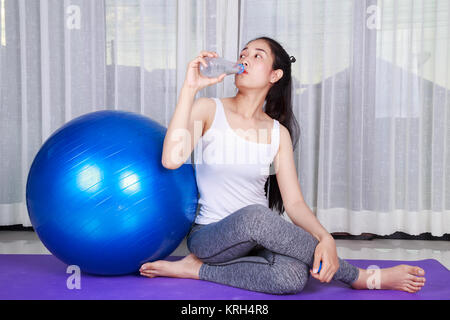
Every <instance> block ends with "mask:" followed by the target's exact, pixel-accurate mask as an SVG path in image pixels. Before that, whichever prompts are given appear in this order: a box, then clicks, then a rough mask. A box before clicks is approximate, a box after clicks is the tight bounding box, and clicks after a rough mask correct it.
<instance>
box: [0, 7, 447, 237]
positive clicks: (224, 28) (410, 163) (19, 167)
mask: <svg viewBox="0 0 450 320" xmlns="http://www.w3.org/2000/svg"><path fill="white" fill-rule="evenodd" d="M0 5H1V11H0V12H1V14H0V44H1V45H0V48H1V51H0V163H1V165H0V226H1V225H13V224H22V225H24V226H30V225H31V224H30V221H29V219H28V214H27V211H26V205H25V184H26V179H27V174H28V170H29V167H30V165H31V162H32V161H33V158H34V156H35V155H36V153H37V151H38V150H39V148H40V146H41V145H42V144H43V143H44V141H45V140H46V139H47V138H48V137H49V136H50V135H51V134H52V133H53V132H54V131H55V130H56V129H58V128H59V127H60V126H62V125H63V124H64V123H66V122H67V121H69V120H71V119H73V118H75V117H77V116H79V115H82V114H85V113H89V112H92V111H96V110H101V109H120V110H128V111H133V112H138V113H141V114H144V115H147V116H149V117H151V118H153V119H154V120H156V121H158V122H159V123H161V124H162V125H164V126H167V125H168V123H169V121H170V119H171V116H172V114H173V112H174V109H175V107H176V103H177V98H178V94H179V91H180V89H181V86H182V84H183V81H184V76H185V72H186V68H187V64H188V62H189V61H190V60H192V59H193V58H194V57H195V56H197V55H198V54H199V52H200V51H201V50H209V51H216V52H218V53H219V55H220V56H223V57H225V58H227V59H229V60H233V59H237V58H238V54H239V51H240V50H241V49H242V48H243V47H244V45H245V44H246V43H247V42H248V41H249V40H251V39H253V38H255V37H258V36H263V35H264V36H269V37H272V38H274V39H276V40H278V41H279V42H280V43H281V44H282V45H283V46H284V48H285V49H286V51H287V52H288V53H289V55H293V56H295V57H296V59H297V61H296V62H295V63H294V64H293V65H292V76H293V88H292V89H293V107H294V113H295V115H296V118H297V120H298V121H299V124H300V128H301V136H300V140H299V144H298V146H297V148H296V150H294V158H295V161H296V166H297V170H298V179H299V181H300V184H301V187H302V192H303V195H304V198H305V200H306V202H307V204H308V206H309V207H310V208H311V209H312V210H313V211H314V212H315V213H316V214H317V217H318V218H319V220H320V221H321V223H322V224H323V225H324V227H325V228H326V229H327V230H328V231H329V232H348V233H351V234H356V235H358V234H360V233H364V232H368V233H375V234H379V235H387V234H392V233H394V232H397V231H402V232H405V233H408V234H411V235H418V234H420V233H425V232H429V233H431V234H432V235H433V236H442V235H443V234H445V233H450V0H341V1H334V0H164V1H163V0H63V1H61V0H36V1H28V0H0ZM235 89H236V88H235V86H234V77H227V78H226V79H225V80H224V81H223V82H222V83H220V84H218V85H216V86H212V87H208V88H205V89H204V90H202V91H201V92H199V94H198V96H209V97H227V96H233V95H234V94H235V92H236V91H235Z"/></svg>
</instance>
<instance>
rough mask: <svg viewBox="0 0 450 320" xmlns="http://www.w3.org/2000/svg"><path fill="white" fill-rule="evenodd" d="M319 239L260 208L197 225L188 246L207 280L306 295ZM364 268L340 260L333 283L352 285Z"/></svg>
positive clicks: (272, 291)
mask: <svg viewBox="0 0 450 320" xmlns="http://www.w3.org/2000/svg"><path fill="white" fill-rule="evenodd" d="M317 244H318V241H317V239H316V238H314V237H313V236H312V235H311V234H310V233H308V232H306V231H305V230H303V229H302V228H300V227H298V226H296V225H294V224H292V223H290V222H289V221H286V220H285V219H284V218H282V217H281V216H280V215H278V213H276V212H274V211H272V210H271V209H270V208H268V207H265V206H263V205H259V204H252V205H249V206H246V207H243V208H241V209H239V210H237V211H236V212H234V213H232V214H230V215H229V216H227V217H225V218H223V219H222V220H220V221H217V222H214V223H210V224H207V225H201V224H195V223H194V224H193V226H192V228H191V230H190V232H189V234H188V237H187V246H188V249H189V250H190V252H191V253H193V254H194V255H195V256H196V257H198V258H199V259H200V260H202V261H203V262H204V263H203V265H202V266H201V268H200V274H199V277H200V279H201V280H207V281H212V282H216V283H221V284H225V285H229V286H233V287H238V288H242V289H247V290H252V291H259V292H265V293H271V294H294V293H298V292H300V291H302V290H303V288H304V287H305V285H306V282H307V281H308V278H309V276H310V274H309V269H311V268H312V265H313V261H314V251H315V248H316V246H317ZM358 274H359V271H358V268H357V267H355V266H353V265H351V264H349V263H348V262H346V261H345V260H342V259H339V269H338V271H337V272H336V273H335V275H334V277H333V280H339V281H342V282H344V283H347V284H349V285H350V284H351V283H352V282H353V281H355V280H356V279H358Z"/></svg>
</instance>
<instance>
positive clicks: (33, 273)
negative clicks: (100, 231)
mask: <svg viewBox="0 0 450 320" xmlns="http://www.w3.org/2000/svg"><path fill="white" fill-rule="evenodd" d="M180 258H181V257H174V256H171V257H169V258H167V260H178V259H180ZM346 260H347V261H348V262H350V263H351V264H353V265H355V266H358V267H360V268H364V269H366V268H367V267H368V266H370V265H377V266H379V267H380V268H386V267H392V266H396V265H399V264H409V265H416V266H419V267H421V268H423V269H424V270H425V273H426V274H425V277H426V285H425V287H423V288H422V290H420V291H419V292H417V293H414V294H411V293H407V292H400V291H391V290H354V289H352V288H350V287H348V286H346V285H344V284H342V283H340V282H338V281H332V282H331V283H328V284H326V283H320V282H319V281H317V280H316V279H314V278H311V279H310V280H309V282H308V284H307V286H306V287H305V289H304V290H303V291H302V292H301V293H299V294H295V295H271V294H265V293H259V292H253V291H248V290H244V289H239V288H234V287H230V286H225V285H220V284H217V283H212V282H208V281H203V280H191V279H175V278H165V277H157V278H145V277H142V276H140V275H138V274H136V275H127V276H117V277H105V276H94V275H89V274H85V273H81V277H80V285H81V288H80V289H76V288H75V289H68V288H67V279H68V278H69V277H70V276H71V275H72V273H66V272H67V265H66V264H64V263H62V262H61V261H59V260H58V259H57V258H55V257H54V256H52V255H19V254H17V255H16V254H3V255H0V299H2V300H17V299H23V300H29V299H31V300H35V299H43V300H49V299H60V300H72V299H86V300H91V299H105V300H117V299H120V300H128V299H133V300H141V299H146V300H147V299H148V300H278V299H282V300H292V299H293V300H380V299H381V300H417V299H418V300H424V299H425V300H431V299H433V300H443V299H445V300H449V299H450V272H449V270H447V269H446V268H445V267H444V266H443V265H442V264H440V263H439V262H438V261H436V260H432V259H427V260H420V261H392V260H349V259H346ZM71 283H73V282H71Z"/></svg>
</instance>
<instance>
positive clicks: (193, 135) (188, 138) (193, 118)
mask: <svg viewBox="0 0 450 320" xmlns="http://www.w3.org/2000/svg"><path fill="white" fill-rule="evenodd" d="M204 57H217V53H215V52H208V51H202V52H201V53H200V56H198V57H197V58H195V59H194V60H192V61H191V62H190V63H189V65H188V70H187V72H186V79H185V81H184V84H183V87H182V88H181V91H180V96H179V98H178V103H177V106H176V108H175V111H174V114H173V116H172V119H171V120H170V122H169V126H168V128H167V132H166V136H165V138H164V144H163V152H162V157H161V163H162V165H163V166H164V167H165V168H167V169H177V168H179V167H180V166H181V165H182V164H183V163H185V162H186V160H187V159H188V157H190V155H191V153H192V150H193V149H194V147H195V144H196V143H197V141H198V139H199V138H200V136H201V135H202V133H203V127H204V124H205V120H206V117H207V115H208V113H207V109H205V108H207V107H209V105H208V100H209V99H207V98H199V99H197V100H195V96H196V94H197V92H198V91H199V90H201V89H203V88H205V87H207V86H210V85H213V84H216V83H218V82H221V81H222V80H223V78H224V77H225V76H226V75H225V74H222V75H220V76H219V77H217V78H206V77H203V76H202V75H200V69H199V67H200V63H203V65H205V66H206V61H205V59H204Z"/></svg>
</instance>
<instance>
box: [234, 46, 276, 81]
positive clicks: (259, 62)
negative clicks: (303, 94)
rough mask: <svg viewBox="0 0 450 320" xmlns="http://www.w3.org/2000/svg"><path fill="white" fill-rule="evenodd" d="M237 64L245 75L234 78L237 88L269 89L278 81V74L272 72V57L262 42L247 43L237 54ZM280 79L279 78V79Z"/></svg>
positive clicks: (267, 47)
mask: <svg viewBox="0 0 450 320" xmlns="http://www.w3.org/2000/svg"><path fill="white" fill-rule="evenodd" d="M238 63H242V64H243V65H244V66H245V70H246V71H247V73H241V74H238V75H236V76H235V85H236V87H237V88H243V87H245V88H264V87H270V86H271V84H272V83H275V82H276V81H277V80H278V79H279V74H280V72H281V74H282V71H281V70H277V71H278V72H276V71H274V70H272V65H273V57H272V52H271V50H270V47H269V45H268V44H267V43H266V42H265V41H264V40H255V41H252V42H250V43H248V44H247V45H246V46H245V48H244V49H242V50H241V52H240V54H239V60H238ZM280 78H281V77H280Z"/></svg>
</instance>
